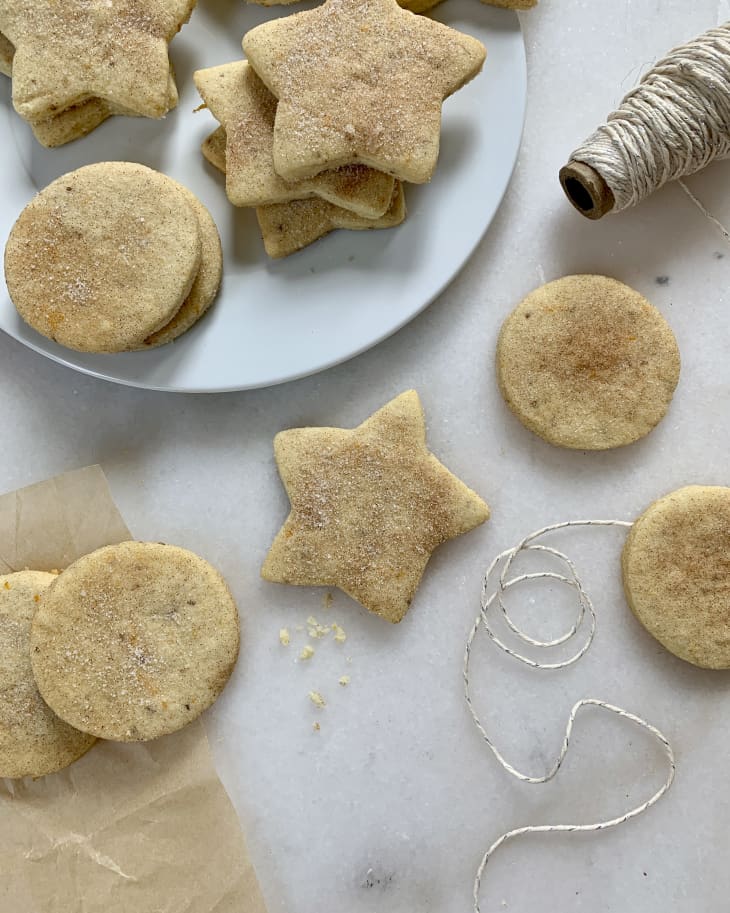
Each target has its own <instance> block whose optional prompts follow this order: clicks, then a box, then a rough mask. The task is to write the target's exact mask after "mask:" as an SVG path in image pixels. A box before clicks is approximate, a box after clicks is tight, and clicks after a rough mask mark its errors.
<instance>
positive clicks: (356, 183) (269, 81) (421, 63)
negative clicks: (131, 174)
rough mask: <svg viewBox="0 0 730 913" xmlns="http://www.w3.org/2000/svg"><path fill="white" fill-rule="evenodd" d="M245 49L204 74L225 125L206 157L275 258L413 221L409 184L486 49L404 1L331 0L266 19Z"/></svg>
mask: <svg viewBox="0 0 730 913" xmlns="http://www.w3.org/2000/svg"><path fill="white" fill-rule="evenodd" d="M243 48H244V51H245V53H246V55H247V57H248V60H247V61H239V62H235V63H230V64H225V65H223V66H219V67H213V68H210V69H207V70H200V71H198V72H197V73H196V74H195V77H194V78H195V83H196V85H197V87H198V91H199V92H200V94H201V96H202V98H203V101H204V102H205V104H206V106H207V107H208V108H209V109H210V111H211V112H212V114H213V115H214V117H215V118H216V119H217V120H218V121H219V123H220V124H221V126H220V128H219V129H218V130H216V131H215V132H214V133H213V134H212V135H211V136H210V137H208V139H206V141H205V142H204V143H203V154H204V155H205V157H206V158H207V159H208V160H209V161H210V162H211V163H212V164H213V165H214V166H216V167H217V168H219V169H220V170H221V171H224V172H225V174H226V192H227V195H228V198H229V199H230V201H231V202H232V203H233V204H234V205H235V206H252V207H255V208H256V214H257V217H258V221H259V226H260V228H261V232H262V235H263V239H264V246H265V248H266V251H267V253H268V254H269V255H270V256H272V257H283V256H286V255H287V254H291V253H293V252H294V251H296V250H299V249H301V248H302V247H305V246H306V245H308V244H311V243H312V242H313V241H315V240H317V238H320V237H322V236H323V235H325V234H327V232H329V231H331V230H332V229H334V228H349V229H366V228H388V227H391V226H394V225H398V224H400V223H401V222H402V221H403V219H404V218H405V200H404V194H403V183H404V182H408V181H410V182H412V183H416V184H422V183H425V182H427V181H429V180H430V179H431V176H432V174H433V171H434V168H435V166H436V161H437V158H438V151H439V135H440V129H441V104H442V102H443V100H444V99H445V98H446V97H447V96H449V95H451V94H452V93H453V92H455V91H456V90H457V89H459V88H461V87H462V86H463V85H464V84H465V83H467V82H468V81H469V80H470V79H472V78H473V77H474V76H476V75H477V73H478V72H479V71H480V70H481V68H482V65H483V63H484V58H485V53H486V52H485V50H484V47H483V46H482V45H481V44H480V42H479V41H477V40H476V39H475V38H472V37H471V36H469V35H464V34H461V33H460V32H457V31H456V30H454V29H451V28H448V27H447V26H445V25H442V24H441V23H439V22H435V21H433V20H431V19H427V18H424V17H418V16H414V15H413V14H412V13H409V12H407V11H405V10H403V9H401V8H400V7H399V6H398V4H397V2H396V0H326V2H325V3H324V4H323V5H322V6H321V7H318V8H317V9H315V10H312V11H308V12H302V13H297V14H295V15H292V16H288V17H285V18H282V19H276V20H273V21H271V22H267V23H264V24H263V25H260V26H258V27H257V28H255V29H253V30H252V31H250V32H249V33H248V34H247V35H246V36H245V37H244V40H243Z"/></svg>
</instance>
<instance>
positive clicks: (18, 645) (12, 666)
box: [0, 571, 96, 778]
mask: <svg viewBox="0 0 730 913" xmlns="http://www.w3.org/2000/svg"><path fill="white" fill-rule="evenodd" d="M55 579H56V576H55V575H54V574H45V573H43V572H42V571H19V572H18V573H16V574H4V575H2V576H0V692H1V693H2V700H1V701H0V777H13V778H15V777H42V776H44V775H45V774H50V773H54V772H55V771H57V770H61V769H62V768H64V767H68V765H69V764H72V763H73V762H74V761H76V760H77V759H78V758H80V757H81V755H83V754H85V753H86V752H87V751H88V750H89V749H90V748H91V746H92V745H93V744H94V742H95V741H96V739H95V738H94V737H93V736H90V735H87V734H86V733H84V732H79V730H78V729H73V728H72V727H71V726H69V725H68V723H64V721H63V720H61V719H59V717H57V716H56V714H55V713H54V712H53V711H52V710H51V708H50V707H49V706H48V705H47V704H46V703H45V702H44V701H43V699H42V698H41V696H40V694H39V692H38V688H37V687H36V683H35V679H34V678H33V671H32V668H31V662H30V628H31V622H32V620H33V616H34V615H35V613H36V610H37V608H38V606H39V604H40V601H41V598H42V596H43V593H44V592H45V591H46V588H47V587H48V586H49V585H50V584H51V583H53V581H54V580H55Z"/></svg>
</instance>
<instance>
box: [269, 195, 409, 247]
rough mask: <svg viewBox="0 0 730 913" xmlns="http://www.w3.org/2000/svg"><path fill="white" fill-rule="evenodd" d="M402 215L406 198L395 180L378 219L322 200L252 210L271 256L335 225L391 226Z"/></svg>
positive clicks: (360, 227)
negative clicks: (385, 209) (383, 210)
mask: <svg viewBox="0 0 730 913" xmlns="http://www.w3.org/2000/svg"><path fill="white" fill-rule="evenodd" d="M405 217H406V199H405V194H404V192H403V185H402V184H401V182H400V181H396V182H395V188H394V189H393V194H392V198H391V204H390V207H389V208H388V211H387V212H386V213H384V214H383V215H382V216H380V218H378V219H364V218H363V217H362V216H359V215H357V214H356V213H354V212H350V211H349V210H348V209H342V208H341V207H339V206H333V205H332V203H327V202H326V201H325V200H294V201H293V202H291V203H274V204H273V205H272V206H259V207H258V208H257V209H256V218H257V219H258V223H259V228H260V229H261V237H262V238H263V241H264V247H265V248H266V253H267V254H268V255H269V256H270V257H273V258H279V257H287V256H289V254H293V253H295V252H296V251H298V250H301V249H302V248H303V247H307V246H308V245H309V244H313V243H314V242H315V241H317V240H319V238H323V237H324V236H325V235H327V234H329V233H330V232H331V231H334V230H335V229H337V228H346V229H350V230H351V231H367V230H368V229H374V228H395V227H396V226H397V225H400V224H401V223H402V222H403V221H404V219H405Z"/></svg>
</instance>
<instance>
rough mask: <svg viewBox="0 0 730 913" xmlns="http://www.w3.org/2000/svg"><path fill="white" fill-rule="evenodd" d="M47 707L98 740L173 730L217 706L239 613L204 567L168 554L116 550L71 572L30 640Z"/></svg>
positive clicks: (179, 553)
mask: <svg viewBox="0 0 730 913" xmlns="http://www.w3.org/2000/svg"><path fill="white" fill-rule="evenodd" d="M31 644H32V651H31V658H32V663H33V672H34V674H35V678H36V681H37V682H38V689H39V691H40V692H41V694H42V695H43V698H44V700H45V701H46V703H47V704H48V705H49V706H50V707H51V708H52V709H53V710H54V711H55V712H56V713H57V714H58V715H59V716H60V717H61V718H62V719H65V720H66V721H67V722H69V723H70V724H71V725H74V726H76V728H78V729H82V730H83V731H85V732H90V733H92V734H93V735H97V736H99V737H100V738H106V739H112V740H115V741H121V742H128V741H142V740H146V739H152V738H157V737H158V736H161V735H165V734H166V733H168V732H174V731H175V730H177V729H180V728H181V727H182V726H184V725H185V724H186V723H189V722H191V721H192V720H194V719H195V718H196V717H197V716H199V715H200V714H201V713H202V712H203V711H204V710H205V709H206V708H207V707H209V706H210V705H211V704H212V703H213V701H214V700H215V699H216V698H217V697H218V695H219V694H220V693H221V691H222V690H223V688H224V687H225V684H226V682H227V681H228V678H229V676H230V674H231V671H232V670H233V665H234V663H235V661H236V657H237V655H238V644H239V624H238V611H237V609H236V604H235V602H234V601H233V597H232V596H231V593H230V591H229V589H228V586H227V585H226V583H225V581H224V580H223V578H222V577H221V575H220V574H219V573H218V571H216V570H215V569H214V568H213V567H212V566H211V565H210V564H209V563H208V562H207V561H205V560H203V559H202V558H200V557H198V556H197V555H195V554H193V553H192V552H189V551H187V550H186V549H182V548H178V547H176V546H172V545H162V544H160V543H156V542H152V543H150V542H122V543H120V544H119V545H109V546H106V547H104V548H101V549H98V550H97V551H95V552H92V553H91V554H89V555H86V556H84V557H83V558H80V559H79V560H78V561H75V562H74V563H73V564H72V565H70V566H69V567H68V568H67V569H66V570H65V571H63V573H62V574H61V575H60V576H59V577H58V578H57V579H56V580H55V581H54V583H53V584H52V586H51V587H49V589H48V591H47V593H46V594H45V596H44V599H43V602H42V603H41V605H40V607H39V610H38V612H37V613H36V616H35V618H34V619H33V627H32V632H31Z"/></svg>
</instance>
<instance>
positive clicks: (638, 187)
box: [571, 22, 730, 212]
mask: <svg viewBox="0 0 730 913" xmlns="http://www.w3.org/2000/svg"><path fill="white" fill-rule="evenodd" d="M728 157H730V22H726V23H725V24H724V25H721V26H718V27H717V28H713V29H710V30H709V31H708V32H705V33H704V34H703V35H700V36H699V38H696V39H694V40H693V41H690V42H688V43H687V44H684V45H682V46H681V47H678V48H675V49H674V50H673V51H670V52H669V54H668V55H667V56H666V57H665V58H663V59H662V60H660V61H659V62H658V63H657V64H656V65H655V66H654V67H652V69H651V70H649V71H648V72H647V73H646V74H645V75H644V77H643V78H642V80H641V81H640V82H639V84H638V85H637V86H636V87H635V88H634V89H632V90H631V92H629V94H628V95H626V97H625V98H624V99H623V101H622V102H621V104H620V106H619V107H618V109H617V110H616V111H614V112H613V113H612V114H611V115H609V117H608V120H607V122H606V123H605V124H602V125H601V126H600V127H599V128H598V129H597V130H596V131H595V132H594V133H593V134H592V135H591V136H590V137H589V138H588V139H587V140H586V141H585V142H584V143H583V144H582V145H581V146H579V147H578V148H577V149H576V150H575V151H574V152H573V154H572V156H571V158H572V159H573V160H575V161H578V162H584V163H585V164H586V165H590V166H591V167H593V168H594V169H595V170H596V171H598V172H599V174H601V175H602V176H603V178H604V180H605V181H606V183H607V184H608V186H609V187H610V188H611V191H612V193H613V196H614V200H615V204H614V212H620V211H621V210H623V209H628V208H629V207H630V206H634V205H636V204H637V203H639V202H640V201H641V200H643V199H645V198H646V197H647V196H649V195H650V194H651V193H653V192H654V191H655V190H658V189H659V188H660V187H662V186H663V185H664V184H666V183H667V182H669V181H674V180H677V179H679V178H683V177H687V176H688V175H690V174H694V173H695V172H697V171H700V170H702V169H703V168H705V167H706V166H707V165H709V164H710V162H712V161H714V160H715V159H724V158H728Z"/></svg>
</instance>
